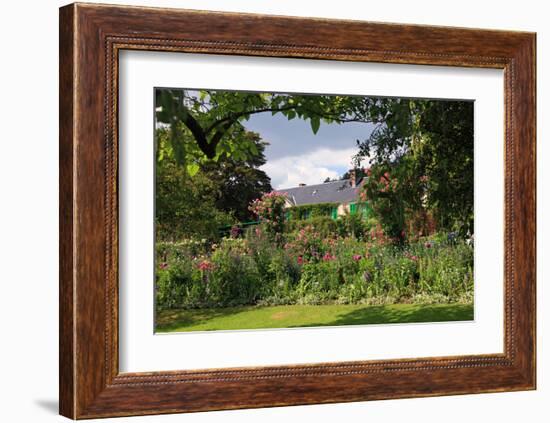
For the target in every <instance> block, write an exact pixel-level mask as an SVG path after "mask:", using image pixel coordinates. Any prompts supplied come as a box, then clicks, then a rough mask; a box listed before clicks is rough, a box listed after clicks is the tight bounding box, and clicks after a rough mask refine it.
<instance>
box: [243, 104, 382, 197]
mask: <svg viewBox="0 0 550 423" xmlns="http://www.w3.org/2000/svg"><path fill="white" fill-rule="evenodd" d="M243 124H244V126H245V127H246V128H247V129H248V130H251V131H254V132H258V133H259V134H260V135H261V137H262V139H263V140H264V141H267V142H268V143H269V145H268V146H267V148H266V151H265V154H266V157H267V163H266V164H265V165H264V166H262V169H263V170H264V171H265V172H266V173H267V174H268V176H269V177H270V178H271V185H272V186H273V188H274V189H281V188H290V187H293V186H297V185H298V184H299V183H306V184H308V185H313V184H319V183H322V182H323V181H324V180H325V179H326V178H327V177H330V178H335V177H339V176H341V175H342V174H343V173H344V172H346V171H347V170H348V169H350V168H351V160H352V157H353V156H354V155H355V154H356V153H357V144H356V140H357V139H359V140H364V139H366V138H367V137H368V136H369V135H370V133H371V131H372V129H373V126H372V125H371V124H367V123H358V122H349V123H343V124H340V125H339V124H330V125H329V124H325V123H321V127H320V128H319V131H318V132H317V134H313V131H312V130H311V126H310V124H309V121H304V120H301V119H298V118H296V119H293V120H291V121H289V120H288V119H287V118H286V117H284V116H283V115H281V114H280V113H279V114H276V115H274V116H272V115H271V113H259V114H256V115H252V116H251V117H250V119H249V120H248V121H245V122H243Z"/></svg>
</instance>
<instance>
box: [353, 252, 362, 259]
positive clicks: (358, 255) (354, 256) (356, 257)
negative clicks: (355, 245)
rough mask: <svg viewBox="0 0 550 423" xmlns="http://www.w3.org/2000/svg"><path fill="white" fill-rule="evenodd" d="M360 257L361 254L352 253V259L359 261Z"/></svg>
mask: <svg viewBox="0 0 550 423" xmlns="http://www.w3.org/2000/svg"><path fill="white" fill-rule="evenodd" d="M362 258H363V256H362V255H360V254H354V255H353V260H355V261H359V260H361V259H362Z"/></svg>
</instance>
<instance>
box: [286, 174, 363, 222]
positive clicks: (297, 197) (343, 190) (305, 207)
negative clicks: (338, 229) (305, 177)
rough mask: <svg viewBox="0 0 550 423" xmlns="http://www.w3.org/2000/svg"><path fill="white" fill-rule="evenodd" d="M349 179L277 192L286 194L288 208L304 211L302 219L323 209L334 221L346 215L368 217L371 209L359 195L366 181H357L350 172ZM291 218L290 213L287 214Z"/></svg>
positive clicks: (300, 215)
mask: <svg viewBox="0 0 550 423" xmlns="http://www.w3.org/2000/svg"><path fill="white" fill-rule="evenodd" d="M350 174H351V176H350V178H349V179H341V180H339V181H331V182H325V183H322V184H317V185H306V184H300V185H299V186H297V187H294V188H287V189H280V190H277V192H279V193H284V194H286V208H288V209H290V208H292V207H296V208H300V209H302V212H301V213H300V214H299V217H300V218H301V219H307V218H309V217H311V212H312V210H313V209H315V208H316V207H315V206H317V208H320V207H322V208H323V210H325V211H327V212H326V213H324V214H326V215H330V216H331V217H332V218H333V219H337V218H338V216H343V215H346V214H351V215H354V214H356V213H362V214H363V215H367V214H368V213H369V208H368V206H367V204H366V203H365V202H364V201H362V200H361V198H360V196H359V194H360V192H361V188H362V186H363V184H364V182H365V179H363V178H361V179H359V180H356V179H355V172H350ZM287 216H290V213H287Z"/></svg>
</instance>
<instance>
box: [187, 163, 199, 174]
mask: <svg viewBox="0 0 550 423" xmlns="http://www.w3.org/2000/svg"><path fill="white" fill-rule="evenodd" d="M198 171H199V165H198V164H196V163H190V164H188V165H187V173H189V176H191V177H192V176H195V175H196V174H197V172H198Z"/></svg>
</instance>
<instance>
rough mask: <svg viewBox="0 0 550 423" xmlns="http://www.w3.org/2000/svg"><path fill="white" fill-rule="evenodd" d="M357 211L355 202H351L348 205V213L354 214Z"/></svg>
mask: <svg viewBox="0 0 550 423" xmlns="http://www.w3.org/2000/svg"><path fill="white" fill-rule="evenodd" d="M356 212H357V204H356V203H352V204H350V205H349V213H350V214H355V213H356Z"/></svg>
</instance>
